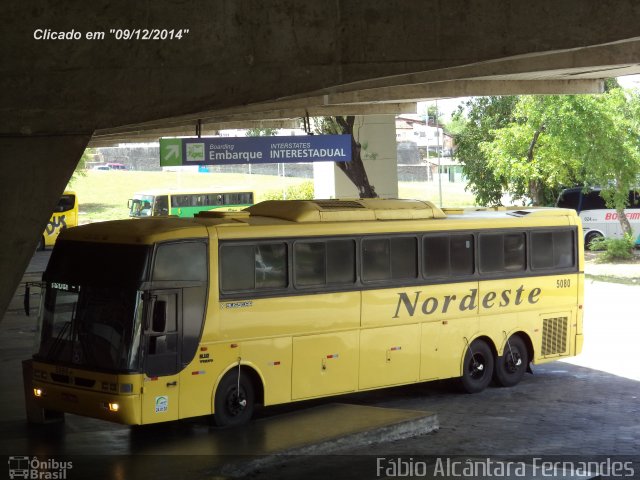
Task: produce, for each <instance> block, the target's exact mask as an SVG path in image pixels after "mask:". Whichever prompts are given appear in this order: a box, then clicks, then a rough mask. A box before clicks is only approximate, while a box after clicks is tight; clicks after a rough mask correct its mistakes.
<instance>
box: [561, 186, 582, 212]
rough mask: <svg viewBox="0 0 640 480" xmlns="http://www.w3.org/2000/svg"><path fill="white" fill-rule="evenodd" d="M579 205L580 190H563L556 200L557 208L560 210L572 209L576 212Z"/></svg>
mask: <svg viewBox="0 0 640 480" xmlns="http://www.w3.org/2000/svg"><path fill="white" fill-rule="evenodd" d="M579 205H580V190H574V189H571V190H565V191H563V192H562V193H561V194H560V197H559V198H558V202H557V206H558V207H560V208H573V209H574V210H578V206H579Z"/></svg>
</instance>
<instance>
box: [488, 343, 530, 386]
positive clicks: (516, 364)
mask: <svg viewBox="0 0 640 480" xmlns="http://www.w3.org/2000/svg"><path fill="white" fill-rule="evenodd" d="M508 342H509V343H508V345H505V347H504V353H503V354H502V355H501V356H499V357H497V358H496V362H495V368H494V371H493V379H494V381H495V382H496V384H497V385H499V386H501V387H513V386H514V385H517V384H518V383H519V382H520V380H522V377H524V374H525V372H526V371H527V365H529V352H528V351H527V346H526V345H525V344H524V342H523V341H522V338H520V337H519V336H517V335H513V336H512V337H511V338H509V341H508Z"/></svg>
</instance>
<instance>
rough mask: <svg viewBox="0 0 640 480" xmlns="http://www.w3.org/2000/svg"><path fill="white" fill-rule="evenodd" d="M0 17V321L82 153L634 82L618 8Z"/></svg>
mask: <svg viewBox="0 0 640 480" xmlns="http://www.w3.org/2000/svg"><path fill="white" fill-rule="evenodd" d="M0 14H1V15H0V24H1V26H2V28H1V29H0V32H1V33H0V58H2V63H1V64H0V69H1V70H2V72H1V73H2V74H1V75H0V98H1V101H0V109H1V113H2V115H1V117H0V134H1V137H0V152H1V155H2V157H1V164H0V167H1V168H2V175H1V176H0V192H1V193H2V200H3V204H4V212H5V222H3V225H2V227H1V234H0V272H2V273H1V274H0V314H2V313H3V312H4V310H5V309H6V306H7V304H8V301H9V299H10V297H11V295H12V293H13V291H14V289H15V286H16V285H17V283H18V281H19V278H20V276H21V274H22V272H23V271H24V268H25V266H26V265H27V262H28V260H29V258H30V257H31V254H32V252H33V250H34V248H35V245H36V243H37V239H38V236H39V235H40V233H41V232H42V230H43V229H44V226H45V224H46V221H47V219H48V218H49V215H50V212H51V211H52V209H53V206H54V205H55V203H56V200H57V198H58V196H59V195H60V193H61V192H62V190H63V188H64V186H65V185H66V183H67V181H68V179H69V177H70V175H71V173H72V171H73V170H74V168H75V165H76V164H77V161H78V159H79V158H80V156H81V154H82V152H83V150H84V148H85V147H86V146H87V144H89V143H90V142H91V143H92V144H96V145H97V144H99V142H101V143H102V144H105V143H111V142H115V141H118V140H122V139H129V138H132V139H148V138H154V139H155V138H157V137H158V136H159V135H160V134H163V133H172V134H178V133H183V132H184V133H192V132H194V130H195V124H196V123H197V121H198V120H201V122H202V127H203V128H202V132H203V134H206V133H207V132H208V131H210V130H212V129H219V128H223V127H224V126H225V125H230V124H236V125H237V122H242V124H247V122H252V121H263V122H264V121H267V120H282V119H288V118H296V117H300V116H303V115H306V114H307V113H308V114H309V115H333V114H358V113H360V114H362V113H394V112H403V111H408V110H410V109H411V108H412V107H411V105H406V104H407V102H408V103H412V102H415V101H416V100H422V99H432V98H443V97H455V96H467V95H488V94H524V93H539V94H544V93H585V92H599V91H600V90H601V87H602V82H601V79H602V78H605V77H611V76H620V75H626V74H632V73H640V4H638V3H637V2H635V1H633V0H615V1H614V0H599V1H596V0H560V1H558V0H539V1H537V2H511V1H508V0H478V1H475V2H468V1H463V0H423V1H419V2H416V1H410V0H367V1H364V0H334V1H317V0H306V1H305V0H299V1H296V0H272V1H270V2H268V3H266V2H261V1H259V0H215V1H206V0H194V1H190V2H184V1H183V0H164V1H157V2H137V3H132V2H129V1H126V0H96V1H94V2H91V3H86V2H84V1H81V0H70V1H68V2H65V3H64V5H60V4H53V3H52V2H50V1H47V0H24V1H22V2H4V3H3V4H2V6H1V7H0ZM124 29H129V30H128V32H129V33H130V34H131V35H132V36H133V37H144V35H145V31H144V29H149V30H151V32H150V33H151V35H152V36H153V35H154V34H155V32H154V31H153V30H152V29H159V35H164V33H162V30H166V31H167V33H166V34H167V36H171V35H173V36H174V37H175V35H176V34H177V33H178V31H180V33H181V37H182V38H180V39H176V38H174V39H173V40H168V39H167V40H143V39H133V40H124V39H117V36H119V35H124V36H126V33H125V32H124ZM138 29H140V30H139V31H138ZM172 30H173V32H171V31H172ZM69 32H70V33H69ZM61 34H62V36H65V34H66V36H67V37H73V36H75V38H76V39H73V40H65V39H62V40H58V39H55V40H54V39H51V38H52V37H59V36H61ZM78 35H79V37H78ZM7 218H9V219H10V220H8V221H7V220H6V219H7Z"/></svg>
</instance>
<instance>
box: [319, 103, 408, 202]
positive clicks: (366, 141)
mask: <svg viewBox="0 0 640 480" xmlns="http://www.w3.org/2000/svg"><path fill="white" fill-rule="evenodd" d="M353 134H354V136H355V137H356V139H357V140H358V141H359V142H360V144H361V145H362V160H363V163H364V168H365V170H366V171H367V175H368V177H369V182H370V183H371V185H373V186H374V187H375V189H376V192H377V193H378V195H379V196H380V197H381V198H397V197H398V157H397V150H396V120H395V116H394V115H367V116H357V117H356V120H355V124H354V127H353ZM313 184H314V185H313V186H314V191H315V197H316V198H358V196H359V195H358V190H357V189H356V187H355V186H354V185H353V183H351V180H349V179H348V178H347V176H346V175H345V174H344V173H343V172H342V170H340V169H339V168H338V167H337V166H336V164H335V163H333V162H317V163H314V164H313Z"/></svg>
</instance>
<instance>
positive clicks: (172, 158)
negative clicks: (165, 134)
mask: <svg viewBox="0 0 640 480" xmlns="http://www.w3.org/2000/svg"><path fill="white" fill-rule="evenodd" d="M160 165H162V166H163V167H175V166H180V165H182V140H181V139H180V138H161V139H160Z"/></svg>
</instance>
